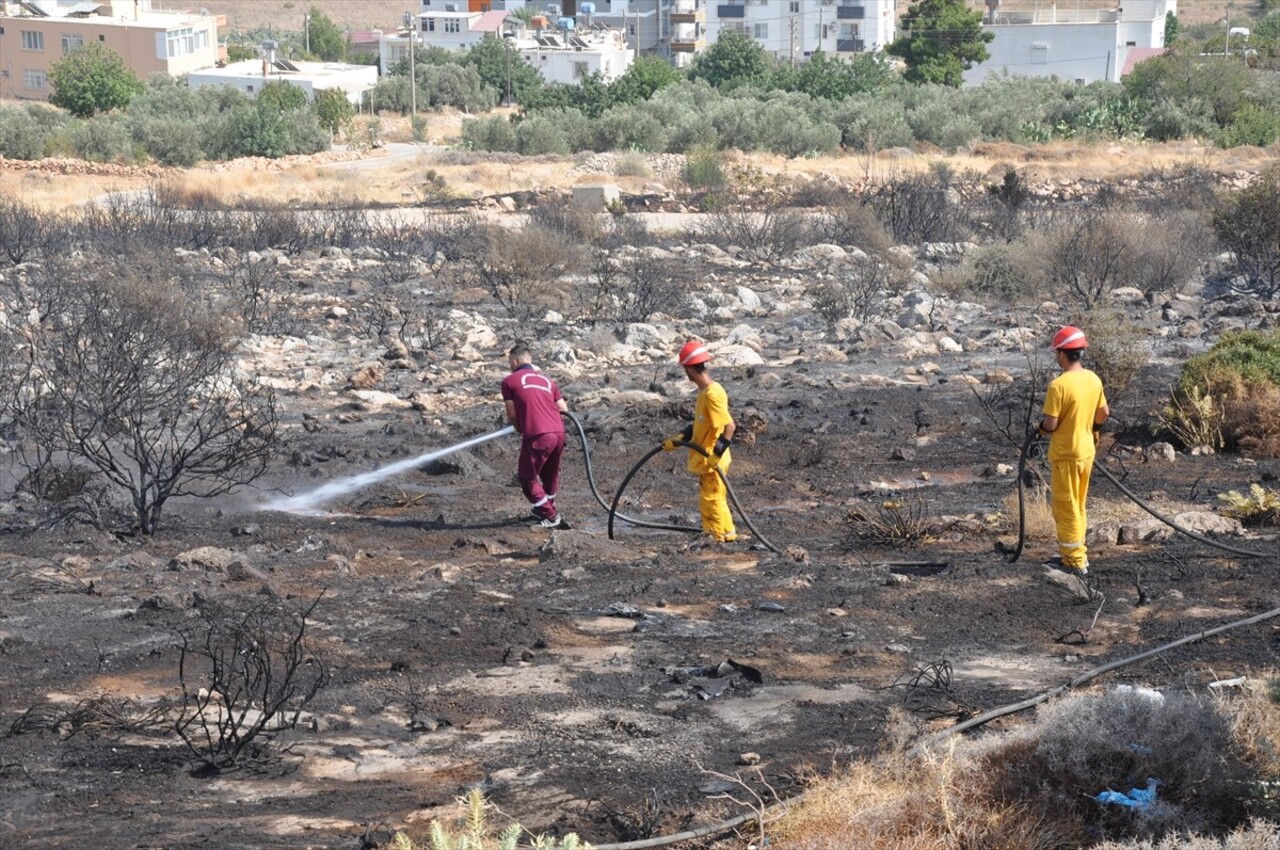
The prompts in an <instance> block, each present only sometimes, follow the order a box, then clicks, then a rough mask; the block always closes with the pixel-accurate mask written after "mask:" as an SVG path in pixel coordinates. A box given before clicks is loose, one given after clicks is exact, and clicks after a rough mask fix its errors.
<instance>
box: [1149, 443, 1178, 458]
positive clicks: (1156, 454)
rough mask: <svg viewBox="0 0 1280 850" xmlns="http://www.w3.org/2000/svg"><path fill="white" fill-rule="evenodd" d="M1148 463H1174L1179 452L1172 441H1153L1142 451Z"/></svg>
mask: <svg viewBox="0 0 1280 850" xmlns="http://www.w3.org/2000/svg"><path fill="white" fill-rule="evenodd" d="M1142 456H1143V458H1145V459H1146V461H1147V463H1173V462H1174V460H1176V459H1177V457H1178V453H1177V452H1176V451H1175V450H1174V448H1173V445H1172V444H1171V443H1152V444H1151V445H1149V446H1147V447H1146V448H1145V449H1144V450H1143V452H1142Z"/></svg>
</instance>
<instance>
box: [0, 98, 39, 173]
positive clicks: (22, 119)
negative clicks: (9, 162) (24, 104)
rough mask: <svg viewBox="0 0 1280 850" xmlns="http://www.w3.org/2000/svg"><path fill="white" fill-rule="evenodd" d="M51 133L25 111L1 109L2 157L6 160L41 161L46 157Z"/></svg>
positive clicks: (0, 152) (0, 150) (0, 138)
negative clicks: (46, 148)
mask: <svg viewBox="0 0 1280 850" xmlns="http://www.w3.org/2000/svg"><path fill="white" fill-rule="evenodd" d="M48 138H49V131H48V130H47V129H45V128H44V127H42V126H41V125H40V123H39V122H38V121H36V119H35V118H34V117H33V116H32V115H31V113H29V112H28V111H27V110H25V109H20V108H16V107H11V106H4V107H0V156H3V157H5V158H6V159H27V160H30V159H39V158H40V157H42V156H44V152H45V144H46V143H47V141H48Z"/></svg>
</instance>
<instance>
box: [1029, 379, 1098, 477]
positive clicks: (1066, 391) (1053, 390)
mask: <svg viewBox="0 0 1280 850" xmlns="http://www.w3.org/2000/svg"><path fill="white" fill-rule="evenodd" d="M1106 403H1107V397H1106V395H1105V394H1104V393H1103V391H1102V380H1101V379H1100V378H1099V377H1098V376H1097V375H1095V374H1094V373H1093V372H1091V371H1089V370H1088V369H1074V370H1072V371H1070V372H1063V373H1062V374H1061V375H1059V376H1058V377H1056V378H1054V379H1053V381H1051V382H1050V383H1049V390H1048V392H1046V393H1045V396H1044V415H1045V416H1056V417H1058V428H1057V430H1056V431H1054V432H1053V434H1051V435H1050V437H1049V461H1050V462H1054V461H1059V460H1088V459H1089V458H1091V457H1093V455H1094V453H1095V452H1096V451H1097V449H1096V447H1095V446H1094V444H1093V419H1094V416H1095V415H1096V414H1097V412H1098V408H1100V407H1102V406H1104V405H1106Z"/></svg>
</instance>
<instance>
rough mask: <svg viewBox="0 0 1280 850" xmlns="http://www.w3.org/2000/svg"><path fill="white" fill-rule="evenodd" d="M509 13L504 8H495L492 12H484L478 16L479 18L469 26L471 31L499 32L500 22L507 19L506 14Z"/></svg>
mask: <svg viewBox="0 0 1280 850" xmlns="http://www.w3.org/2000/svg"><path fill="white" fill-rule="evenodd" d="M509 14H511V13H510V12H508V11H506V10H505V9H495V10H493V11H492V12H485V13H484V14H483V15H481V16H480V20H478V21H476V22H475V25H474V26H472V27H471V31H472V32H499V31H500V30H501V29H502V22H503V21H505V20H506V19H507V15H509Z"/></svg>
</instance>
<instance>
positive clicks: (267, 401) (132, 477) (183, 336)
mask: <svg viewBox="0 0 1280 850" xmlns="http://www.w3.org/2000/svg"><path fill="white" fill-rule="evenodd" d="M163 268H164V264H163V263H162V262H161V263H158V264H157V270H156V271H155V273H154V274H152V273H150V272H149V271H148V270H147V269H146V268H145V267H139V266H138V265H136V264H135V263H134V262H133V261H132V260H131V261H129V262H127V263H121V264H119V265H108V264H102V265H98V266H95V267H93V268H92V269H88V268H79V269H73V268H66V269H62V270H60V272H59V273H58V274H50V275H46V276H45V277H44V278H43V279H42V280H41V281H39V285H36V286H30V287H28V286H23V285H18V284H14V285H13V286H11V287H9V290H8V292H7V296H8V298H7V300H8V301H9V304H8V306H9V307H10V308H11V309H16V310H18V311H21V312H22V313H23V314H24V315H33V316H36V317H39V318H38V319H35V320H32V321H30V322H28V323H27V324H26V325H25V326H24V327H23V328H22V329H21V331H20V332H21V334H22V335H23V337H24V338H25V339H26V340H27V344H25V345H23V346H21V347H20V348H18V349H16V350H15V351H13V352H11V354H10V357H9V359H8V361H7V363H6V366H7V368H6V370H5V373H6V375H5V377H6V382H7V387H6V399H7V400H8V402H9V408H8V412H9V415H10V425H11V428H12V429H13V430H14V431H15V432H16V434H17V436H18V437H19V438H20V439H21V440H23V441H24V442H25V443H28V444H32V445H35V446H38V447H39V451H40V452H41V453H42V454H43V456H44V457H46V458H47V457H64V458H67V459H69V460H70V461H71V462H80V463H84V464H87V465H88V466H89V467H92V468H93V469H95V470H97V471H98V472H99V473H101V475H102V476H103V477H104V478H105V479H106V480H107V481H109V482H111V484H112V485H113V486H114V487H116V488H118V489H119V490H121V491H123V492H124V493H126V494H127V495H128V496H129V498H130V500H131V502H132V506H133V512H134V518H135V521H136V528H137V530H138V531H139V532H140V533H142V534H144V535H150V534H153V533H155V531H156V529H157V526H158V524H159V521H160V515H161V511H162V509H163V507H164V505H165V503H166V501H167V500H168V499H169V498H171V497H173V496H181V495H194V496H215V495H220V494H222V493H226V492H228V491H230V490H231V489H233V488H235V487H237V486H239V485H242V484H246V483H248V482H250V481H253V480H254V479H255V478H257V477H258V476H259V475H260V474H261V473H262V472H263V471H264V469H265V468H266V464H267V462H268V460H269V459H270V456H271V452H272V449H273V448H274V446H275V444H276V427H277V415H276V407H275V397H274V394H273V393H272V392H271V391H270V389H269V388H267V387H265V386H262V385H261V384H259V383H258V382H256V381H255V380H254V379H252V378H250V377H246V376H244V375H243V374H242V373H240V371H239V370H238V369H237V368H236V363H235V356H234V347H235V343H236V337H235V336H234V333H233V329H234V328H235V323H234V322H229V321H227V320H226V317H225V316H223V315H221V314H220V313H219V312H218V311H217V310H215V309H213V308H212V306H211V305H210V304H209V303H208V302H207V301H203V300H199V299H197V298H195V297H193V291H194V289H195V288H192V289H191V290H184V289H183V287H182V286H181V285H179V283H178V282H176V281H174V280H172V279H171V278H169V277H168V276H167V275H166V274H164V273H163V271H162V270H163ZM113 269H114V270H115V271H116V272H117V276H112V274H111V271H112V270H113Z"/></svg>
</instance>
